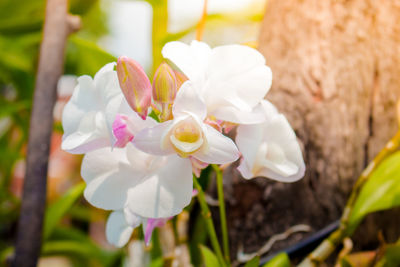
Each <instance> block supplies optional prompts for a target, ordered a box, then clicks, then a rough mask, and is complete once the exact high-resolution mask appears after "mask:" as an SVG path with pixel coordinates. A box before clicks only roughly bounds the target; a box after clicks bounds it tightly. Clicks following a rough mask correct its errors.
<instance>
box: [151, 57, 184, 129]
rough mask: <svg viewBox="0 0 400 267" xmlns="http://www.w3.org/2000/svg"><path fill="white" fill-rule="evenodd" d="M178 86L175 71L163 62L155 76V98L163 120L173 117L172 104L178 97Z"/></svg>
mask: <svg viewBox="0 0 400 267" xmlns="http://www.w3.org/2000/svg"><path fill="white" fill-rule="evenodd" d="M177 86H178V81H177V79H176V77H175V72H174V71H173V69H172V68H171V67H170V66H169V65H168V64H167V63H165V62H164V63H162V64H161V65H160V66H159V67H158V69H157V71H156V73H155V74H154V78H153V100H154V104H155V105H156V107H157V108H158V110H160V119H161V121H165V120H168V119H171V118H172V104H173V102H174V100H175V97H176V92H177Z"/></svg>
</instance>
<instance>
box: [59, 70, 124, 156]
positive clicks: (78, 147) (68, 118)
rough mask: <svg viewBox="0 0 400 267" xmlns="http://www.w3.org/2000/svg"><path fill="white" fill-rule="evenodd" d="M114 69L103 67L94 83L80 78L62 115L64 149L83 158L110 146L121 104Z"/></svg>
mask: <svg viewBox="0 0 400 267" xmlns="http://www.w3.org/2000/svg"><path fill="white" fill-rule="evenodd" d="M114 65H115V64H114V63H110V64H107V65H106V66H104V67H103V68H102V69H100V70H99V72H98V73H97V74H96V75H95V78H94V79H91V78H90V77H89V76H81V77H79V78H78V85H77V86H76V88H75V90H74V92H73V94H72V97H71V99H70V100H69V101H68V103H67V104H66V106H65V108H64V111H63V116H62V124H63V128H64V135H63V142H62V149H64V150H66V151H68V152H70V153H74V154H80V153H86V152H88V151H92V150H95V149H97V148H101V147H105V146H109V145H111V143H112V141H113V135H112V128H111V125H112V123H113V121H114V118H115V115H116V112H117V110H118V109H119V106H120V105H121V101H122V94H121V92H120V89H119V86H118V83H117V74H116V72H115V71H113V66H114Z"/></svg>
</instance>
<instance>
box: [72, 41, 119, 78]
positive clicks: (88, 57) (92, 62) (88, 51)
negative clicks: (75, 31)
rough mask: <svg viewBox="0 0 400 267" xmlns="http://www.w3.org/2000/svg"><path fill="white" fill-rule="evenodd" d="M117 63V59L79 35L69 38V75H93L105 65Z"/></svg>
mask: <svg viewBox="0 0 400 267" xmlns="http://www.w3.org/2000/svg"><path fill="white" fill-rule="evenodd" d="M114 61H116V58H115V57H114V56H112V55H110V54H109V53H107V52H105V51H104V50H102V49H101V48H100V47H99V46H97V45H96V44H95V43H93V42H90V41H88V40H85V39H82V38H81V37H78V36H77V35H73V36H71V37H70V38H69V41H68V46H67V60H66V70H65V72H66V73H68V74H75V75H78V76H79V75H85V74H86V75H91V76H94V74H96V72H97V71H98V70H99V69H100V68H101V67H103V66H104V65H105V64H107V63H110V62H114Z"/></svg>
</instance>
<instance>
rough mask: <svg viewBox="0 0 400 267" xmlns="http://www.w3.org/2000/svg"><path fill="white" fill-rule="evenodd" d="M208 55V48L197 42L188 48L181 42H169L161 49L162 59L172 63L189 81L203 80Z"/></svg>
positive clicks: (193, 42)
mask: <svg viewBox="0 0 400 267" xmlns="http://www.w3.org/2000/svg"><path fill="white" fill-rule="evenodd" d="M210 53H211V49H210V47H209V46H208V45H207V44H206V43H203V42H198V41H192V43H191V44H190V46H189V45H187V44H184V43H181V42H170V43H167V44H166V45H165V46H164V47H163V49H162V55H163V57H164V58H166V59H169V60H170V61H172V63H174V64H175V65H176V66H177V67H178V68H179V69H180V70H181V71H182V72H183V73H184V74H185V75H186V76H187V77H188V78H189V79H190V80H191V81H202V80H204V79H205V70H206V68H207V65H208V59H209V56H210Z"/></svg>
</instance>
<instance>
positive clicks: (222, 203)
mask: <svg viewBox="0 0 400 267" xmlns="http://www.w3.org/2000/svg"><path fill="white" fill-rule="evenodd" d="M212 167H213V169H214V171H215V173H216V175H217V189H218V201H219V216H220V219H221V231H222V246H223V250H224V256H225V260H226V261H227V262H228V263H229V262H230V254H229V237H228V227H227V224H226V210H225V198H224V185H223V182H222V180H223V179H222V178H223V175H222V170H221V169H220V168H219V167H218V166H217V165H212Z"/></svg>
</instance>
